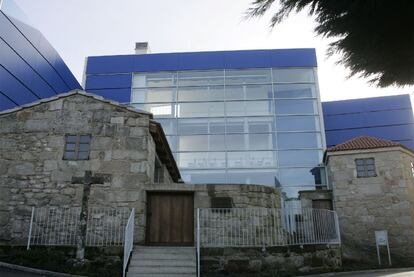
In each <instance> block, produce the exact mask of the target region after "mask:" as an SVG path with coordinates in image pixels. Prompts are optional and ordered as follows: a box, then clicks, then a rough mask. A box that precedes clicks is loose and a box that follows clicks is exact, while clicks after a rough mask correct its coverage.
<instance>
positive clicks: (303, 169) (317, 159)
mask: <svg viewBox="0 0 414 277" xmlns="http://www.w3.org/2000/svg"><path fill="white" fill-rule="evenodd" d="M315 72H316V71H315V69H314V68H283V69H282V68H256V69H240V70H236V69H228V70H227V69H226V70H208V71H176V72H155V73H153V72H151V73H135V74H134V75H133V80H132V94H131V103H132V104H133V105H134V106H135V107H136V108H139V109H143V110H146V111H148V112H151V113H153V114H154V118H155V119H156V120H158V121H159V122H160V123H161V124H162V126H163V128H164V131H165V133H166V135H167V139H168V141H169V143H170V146H171V149H172V151H173V153H174V156H175V158H176V161H177V164H178V167H179V168H180V171H181V175H182V177H183V179H184V181H185V182H189V183H242V184H266V185H270V186H282V187H283V188H284V190H285V192H286V193H287V194H288V195H294V194H296V192H297V191H298V190H303V189H312V188H314V187H315V185H320V184H321V183H323V182H324V179H325V178H324V176H321V175H323V170H321V169H320V168H319V167H318V166H319V165H320V163H321V162H322V155H323V149H324V147H325V142H324V140H323V139H324V138H323V130H322V128H323V125H322V118H321V112H320V109H321V108H320V98H319V93H318V90H317V84H316V76H315V74H316V73H315Z"/></svg>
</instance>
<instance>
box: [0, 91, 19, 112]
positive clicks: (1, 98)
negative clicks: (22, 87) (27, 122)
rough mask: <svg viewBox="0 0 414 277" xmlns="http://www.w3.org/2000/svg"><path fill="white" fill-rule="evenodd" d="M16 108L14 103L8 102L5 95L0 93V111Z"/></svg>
mask: <svg viewBox="0 0 414 277" xmlns="http://www.w3.org/2000/svg"><path fill="white" fill-rule="evenodd" d="M15 106H16V104H15V103H13V102H12V101H10V99H9V98H7V97H6V96H5V95H3V94H2V93H1V92H0V111H3V110H7V109H11V108H14V107H15Z"/></svg>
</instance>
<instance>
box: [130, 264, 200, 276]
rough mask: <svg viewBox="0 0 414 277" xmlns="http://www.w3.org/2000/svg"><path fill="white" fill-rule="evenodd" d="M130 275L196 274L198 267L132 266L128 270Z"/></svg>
mask: <svg viewBox="0 0 414 277" xmlns="http://www.w3.org/2000/svg"><path fill="white" fill-rule="evenodd" d="M128 273H129V274H135V273H157V274H159V273H170V274H182V273H185V274H189V273H192V274H196V273H197V270H196V267H182V266H139V267H135V266H130V267H129V269H128Z"/></svg>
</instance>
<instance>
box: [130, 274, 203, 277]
mask: <svg viewBox="0 0 414 277" xmlns="http://www.w3.org/2000/svg"><path fill="white" fill-rule="evenodd" d="M127 277H195V274H194V273H178V274H174V273H173V274H172V273H134V274H129V273H128V274H127Z"/></svg>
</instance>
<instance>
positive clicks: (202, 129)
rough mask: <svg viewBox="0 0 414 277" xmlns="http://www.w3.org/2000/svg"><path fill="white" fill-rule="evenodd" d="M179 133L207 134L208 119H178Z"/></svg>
mask: <svg viewBox="0 0 414 277" xmlns="http://www.w3.org/2000/svg"><path fill="white" fill-rule="evenodd" d="M178 133H179V134H180V135H192V134H208V119H207V118H206V119H179V120H178Z"/></svg>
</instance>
